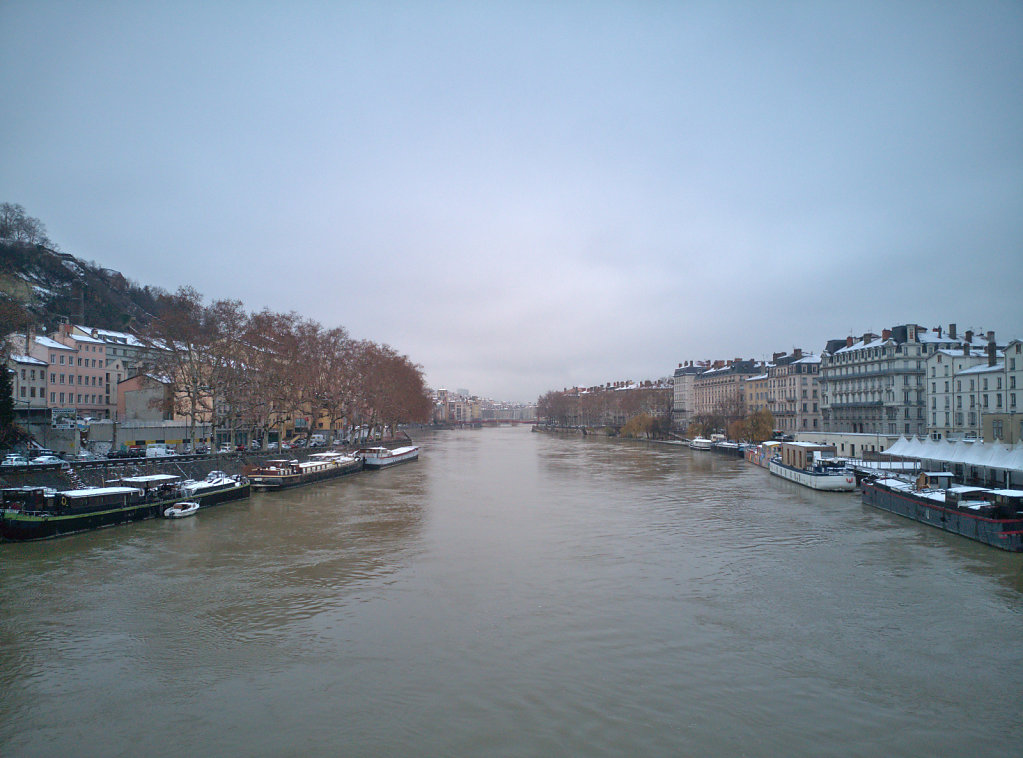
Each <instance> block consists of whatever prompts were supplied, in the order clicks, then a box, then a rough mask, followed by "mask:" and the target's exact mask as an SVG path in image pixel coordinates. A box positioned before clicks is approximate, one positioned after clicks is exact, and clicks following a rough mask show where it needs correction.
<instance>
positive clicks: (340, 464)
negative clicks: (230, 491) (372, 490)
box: [243, 453, 362, 490]
mask: <svg viewBox="0 0 1023 758" xmlns="http://www.w3.org/2000/svg"><path fill="white" fill-rule="evenodd" d="M361 470H362V459H361V458H359V457H352V456H348V455H342V454H341V453H314V454H313V455H310V456H309V460H307V461H303V462H299V461H298V460H287V459H278V460H271V461H266V462H265V463H263V464H262V465H261V466H246V467H245V468H244V469H243V473H244V474H245V476H247V477H248V478H249V481H251V482H252V486H253V488H255V489H259V490H282V489H286V488H288V487H297V486H299V485H302V484H309V483H310V482H319V481H322V480H324V479H333V478H334V477H338V476H344V475H345V474H352V473H354V472H356V471H361Z"/></svg>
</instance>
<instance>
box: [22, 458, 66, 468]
mask: <svg viewBox="0 0 1023 758" xmlns="http://www.w3.org/2000/svg"><path fill="white" fill-rule="evenodd" d="M63 462H64V459H63V458H61V457H59V456H56V455H40V456H37V457H36V458H33V459H32V460H31V461H29V463H31V464H32V465H33V466H52V465H53V464H55V463H63Z"/></svg>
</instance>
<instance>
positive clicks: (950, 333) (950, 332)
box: [948, 324, 956, 340]
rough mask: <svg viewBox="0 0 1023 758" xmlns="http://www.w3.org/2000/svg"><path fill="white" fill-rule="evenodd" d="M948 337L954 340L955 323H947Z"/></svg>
mask: <svg viewBox="0 0 1023 758" xmlns="http://www.w3.org/2000/svg"><path fill="white" fill-rule="evenodd" d="M948 338H949V339H950V340H954V339H955V338H956V325H955V324H949V325H948Z"/></svg>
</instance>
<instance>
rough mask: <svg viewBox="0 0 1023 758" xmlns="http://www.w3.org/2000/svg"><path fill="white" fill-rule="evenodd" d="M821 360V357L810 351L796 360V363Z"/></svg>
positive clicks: (818, 361)
mask: <svg viewBox="0 0 1023 758" xmlns="http://www.w3.org/2000/svg"><path fill="white" fill-rule="evenodd" d="M820 362H821V357H820V356H819V355H817V354H816V353H810V354H809V355H805V356H803V357H802V358H800V359H799V360H798V361H795V363H820Z"/></svg>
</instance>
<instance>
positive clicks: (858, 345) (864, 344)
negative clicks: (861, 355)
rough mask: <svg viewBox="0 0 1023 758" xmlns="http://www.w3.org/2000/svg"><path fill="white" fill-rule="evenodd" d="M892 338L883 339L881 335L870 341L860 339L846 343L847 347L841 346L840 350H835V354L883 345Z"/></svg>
mask: <svg viewBox="0 0 1023 758" xmlns="http://www.w3.org/2000/svg"><path fill="white" fill-rule="evenodd" d="M890 339H891V338H889V339H887V340H884V339H881V338H880V337H877V338H876V339H872V340H871V341H870V342H864V341H863V340H860V341H859V342H854V343H852V344H851V345H846V346H845V347H841V348H839V349H838V350H836V351H835V355H838V354H839V353H851V352H853V351H854V350H863V349H865V348H868V347H881V345H883V344H885V343H886V342H888V341H890Z"/></svg>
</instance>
